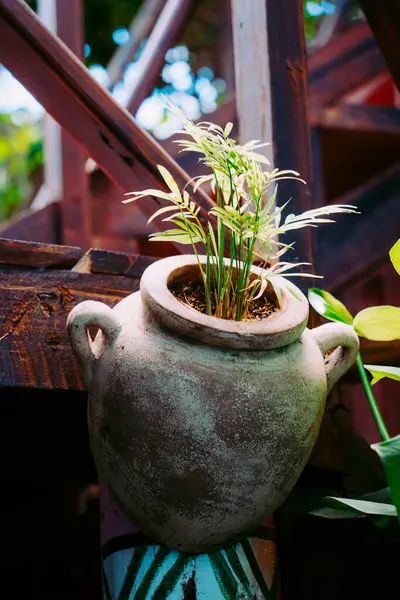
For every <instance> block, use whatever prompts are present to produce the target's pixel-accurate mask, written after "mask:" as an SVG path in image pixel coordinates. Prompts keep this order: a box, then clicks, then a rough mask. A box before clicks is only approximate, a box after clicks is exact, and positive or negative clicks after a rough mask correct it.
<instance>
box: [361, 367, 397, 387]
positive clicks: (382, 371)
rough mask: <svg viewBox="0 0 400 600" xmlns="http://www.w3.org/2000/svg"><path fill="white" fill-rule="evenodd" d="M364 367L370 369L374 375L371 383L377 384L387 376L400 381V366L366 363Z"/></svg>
mask: <svg viewBox="0 0 400 600" xmlns="http://www.w3.org/2000/svg"><path fill="white" fill-rule="evenodd" d="M364 367H365V368H366V369H368V371H369V372H370V373H371V375H372V377H373V379H372V381H371V385H375V383H378V381H380V380H381V379H384V378H385V377H387V378H388V379H394V380H395V381H400V367H381V366H379V365H364Z"/></svg>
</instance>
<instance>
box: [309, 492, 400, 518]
mask: <svg viewBox="0 0 400 600" xmlns="http://www.w3.org/2000/svg"><path fill="white" fill-rule="evenodd" d="M308 512H309V513H310V514H312V515H315V516H317V517H324V518H326V519H355V518H361V517H365V516H367V515H381V516H385V517H396V516H397V513H396V507H395V506H394V504H387V503H384V502H371V500H362V499H359V500H356V499H353V498H336V497H334V496H325V498H322V499H321V500H320V502H319V503H318V505H317V506H316V507H315V508H313V509H311V510H310V511H308Z"/></svg>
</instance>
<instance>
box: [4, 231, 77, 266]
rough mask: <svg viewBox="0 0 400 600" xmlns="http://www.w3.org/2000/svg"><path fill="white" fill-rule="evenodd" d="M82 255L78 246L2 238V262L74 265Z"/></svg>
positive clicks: (31, 264)
mask: <svg viewBox="0 0 400 600" xmlns="http://www.w3.org/2000/svg"><path fill="white" fill-rule="evenodd" d="M81 256H82V250H81V248H78V247H77V246H56V245H53V244H40V243H37V242H24V241H19V240H9V239H4V238H0V264H2V265H19V266H25V267H35V268H39V267H56V266H58V267H60V266H62V267H64V268H67V267H72V266H74V265H75V264H76V263H77V262H78V260H79V259H80V258H81Z"/></svg>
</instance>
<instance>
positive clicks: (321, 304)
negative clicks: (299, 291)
mask: <svg viewBox="0 0 400 600" xmlns="http://www.w3.org/2000/svg"><path fill="white" fill-rule="evenodd" d="M308 301H309V303H310V304H311V306H312V307H313V308H314V310H316V311H317V313H318V314H320V315H321V316H322V317H325V319H329V320H330V321H340V322H341V323H347V325H351V324H352V323H353V317H352V316H351V314H350V313H349V311H348V310H347V308H346V307H345V305H344V304H342V302H340V300H338V299H337V298H335V297H334V296H332V294H330V293H329V292H325V291H324V290H320V289H319V288H310V289H309V290H308Z"/></svg>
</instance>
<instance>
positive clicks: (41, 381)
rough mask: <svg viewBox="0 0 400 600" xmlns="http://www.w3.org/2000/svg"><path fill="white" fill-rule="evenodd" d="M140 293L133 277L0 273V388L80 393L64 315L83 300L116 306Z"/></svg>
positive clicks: (79, 381)
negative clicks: (130, 295) (123, 299)
mask: <svg viewBox="0 0 400 600" xmlns="http://www.w3.org/2000/svg"><path fill="white" fill-rule="evenodd" d="M138 289H139V279H138V278H132V277H120V276H105V275H92V274H87V273H75V272H72V271H56V270H49V271H44V272H42V273H40V274H38V273H36V274H35V273H34V272H23V273H22V272H17V273H16V272H9V271H7V270H5V269H0V315H1V318H0V386H18V387H35V388H40V389H64V390H66V389H72V390H74V389H75V390H78V389H83V383H82V378H81V373H80V369H79V368H78V365H77V363H76V361H75V359H74V357H73V354H72V350H71V347H70V344H69V340H68V336H67V330H66V325H65V324H66V318H67V314H68V313H69V311H70V310H71V309H72V308H73V307H74V306H75V305H76V304H78V303H79V302H82V301H83V300H99V301H101V302H105V303H106V304H108V305H109V306H114V305H115V304H116V303H117V302H118V301H119V300H121V299H122V298H124V297H125V296H127V295H129V294H130V293H132V292H135V291H137V290H138Z"/></svg>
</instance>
